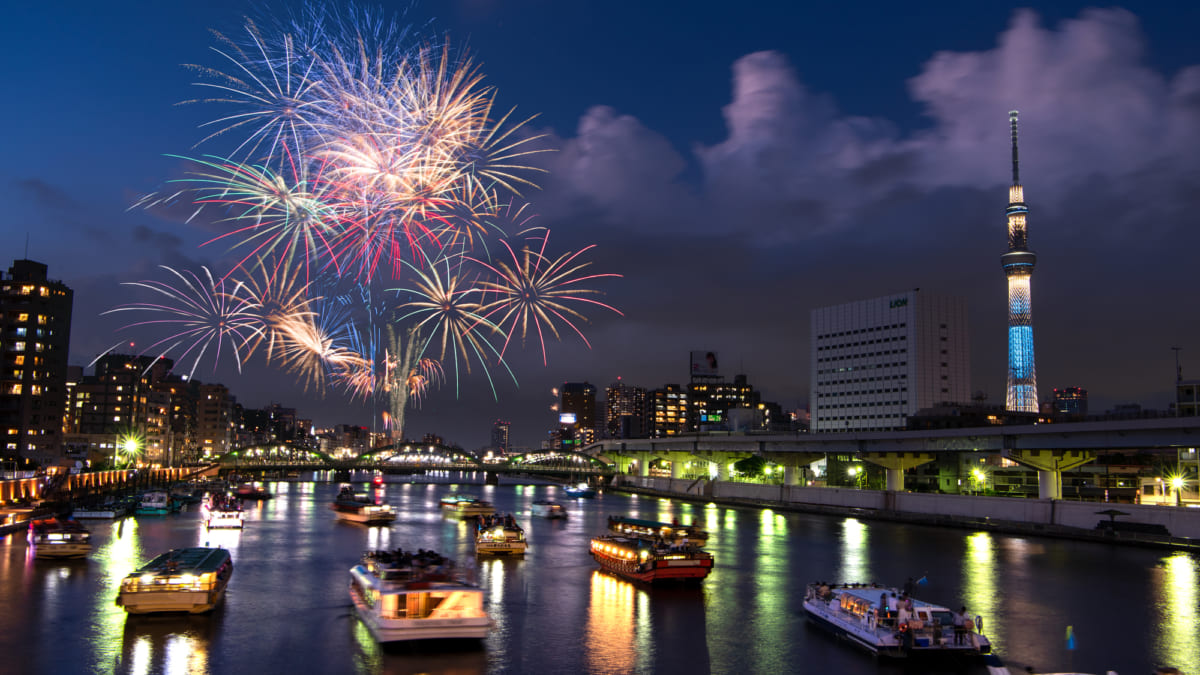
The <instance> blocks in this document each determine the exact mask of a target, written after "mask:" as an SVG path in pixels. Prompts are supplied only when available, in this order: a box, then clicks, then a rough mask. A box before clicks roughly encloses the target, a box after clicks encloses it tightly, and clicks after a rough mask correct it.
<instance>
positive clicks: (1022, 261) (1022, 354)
mask: <svg viewBox="0 0 1200 675" xmlns="http://www.w3.org/2000/svg"><path fill="white" fill-rule="evenodd" d="M1008 120H1009V125H1010V127H1011V129H1012V174H1013V182H1012V186H1010V187H1009V188H1008V209H1007V210H1006V214H1007V215H1008V253H1005V254H1004V255H1002V256H1000V262H1001V264H1002V265H1003V266H1004V274H1005V276H1007V277H1008V387H1007V399H1006V400H1007V403H1006V405H1005V407H1006V408H1007V409H1008V410H1015V411H1019V412H1031V413H1036V412H1038V393H1037V369H1036V368H1035V367H1034V359H1033V296H1032V291H1031V288H1030V282H1031V281H1032V279H1033V267H1034V265H1035V264H1037V256H1036V255H1034V253H1033V251H1030V250H1029V232H1028V223H1027V222H1026V217H1027V216H1028V213H1029V209H1028V208H1026V206H1025V191H1024V189H1023V188H1022V187H1021V174H1020V171H1019V166H1020V165H1019V163H1018V161H1017V111H1015V110H1014V111H1012V112H1010V113H1009V114H1008Z"/></svg>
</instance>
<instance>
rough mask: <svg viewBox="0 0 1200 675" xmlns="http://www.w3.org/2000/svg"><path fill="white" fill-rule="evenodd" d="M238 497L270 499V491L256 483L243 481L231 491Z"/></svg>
mask: <svg viewBox="0 0 1200 675" xmlns="http://www.w3.org/2000/svg"><path fill="white" fill-rule="evenodd" d="M233 493H234V494H235V495H237V497H238V499H270V498H271V493H270V492H267V489H266V488H265V487H263V486H261V485H259V484H257V483H243V484H242V485H239V486H237V489H236V490H234V491H233Z"/></svg>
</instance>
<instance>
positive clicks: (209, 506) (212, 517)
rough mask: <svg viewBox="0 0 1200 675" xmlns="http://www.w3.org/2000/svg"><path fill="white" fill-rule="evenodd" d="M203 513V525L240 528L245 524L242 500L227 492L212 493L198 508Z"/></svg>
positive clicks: (211, 527)
mask: <svg viewBox="0 0 1200 675" xmlns="http://www.w3.org/2000/svg"><path fill="white" fill-rule="evenodd" d="M200 510H201V513H202V514H203V515H204V526H205V527H207V528H208V529H210V530H214V529H237V530H240V529H242V526H243V525H244V524H245V519H244V517H243V516H244V513H243V511H242V502H241V500H240V499H238V498H237V497H234V496H233V495H229V494H222V493H218V494H213V495H209V497H208V498H207V499H206V500H205V501H204V505H203V506H202V507H201V508H200Z"/></svg>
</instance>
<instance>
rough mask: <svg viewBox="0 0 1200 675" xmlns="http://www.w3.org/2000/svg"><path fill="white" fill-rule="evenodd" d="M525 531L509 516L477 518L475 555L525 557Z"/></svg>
mask: <svg viewBox="0 0 1200 675" xmlns="http://www.w3.org/2000/svg"><path fill="white" fill-rule="evenodd" d="M527 547H528V542H526V541H525V530H524V529H522V528H521V526H520V525H517V521H516V519H514V518H513V517H512V514H509V515H507V516H505V517H503V518H501V517H500V516H479V517H478V518H477V519H476V521H475V554H476V555H525V549H526V548H527Z"/></svg>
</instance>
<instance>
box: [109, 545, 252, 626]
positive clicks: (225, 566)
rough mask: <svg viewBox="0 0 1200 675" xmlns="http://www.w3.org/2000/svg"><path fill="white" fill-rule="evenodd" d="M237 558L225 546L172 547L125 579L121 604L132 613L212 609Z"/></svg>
mask: <svg viewBox="0 0 1200 675" xmlns="http://www.w3.org/2000/svg"><path fill="white" fill-rule="evenodd" d="M232 575H233V558H232V557H231V556H230V555H229V551H227V550H225V549H223V548H205V547H200V546H197V547H194V548H179V549H172V550H170V551H167V552H166V553H163V554H162V555H160V556H158V557H157V558H155V559H153V560H151V561H150V562H148V563H146V564H145V565H143V566H142V567H140V568H138V569H137V570H134V571H133V572H132V573H130V574H129V576H127V577H125V578H124V579H123V580H121V590H120V592H119V593H118V595H117V604H118V605H120V606H122V607H124V608H125V611H126V612H129V613H130V614H150V613H156V612H187V613H189V614H202V613H204V612H208V611H211V610H212V609H213V608H214V607H216V606H217V604H218V603H220V602H221V599H222V598H224V597H225V587H226V586H228V585H229V577H230V576H232Z"/></svg>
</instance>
